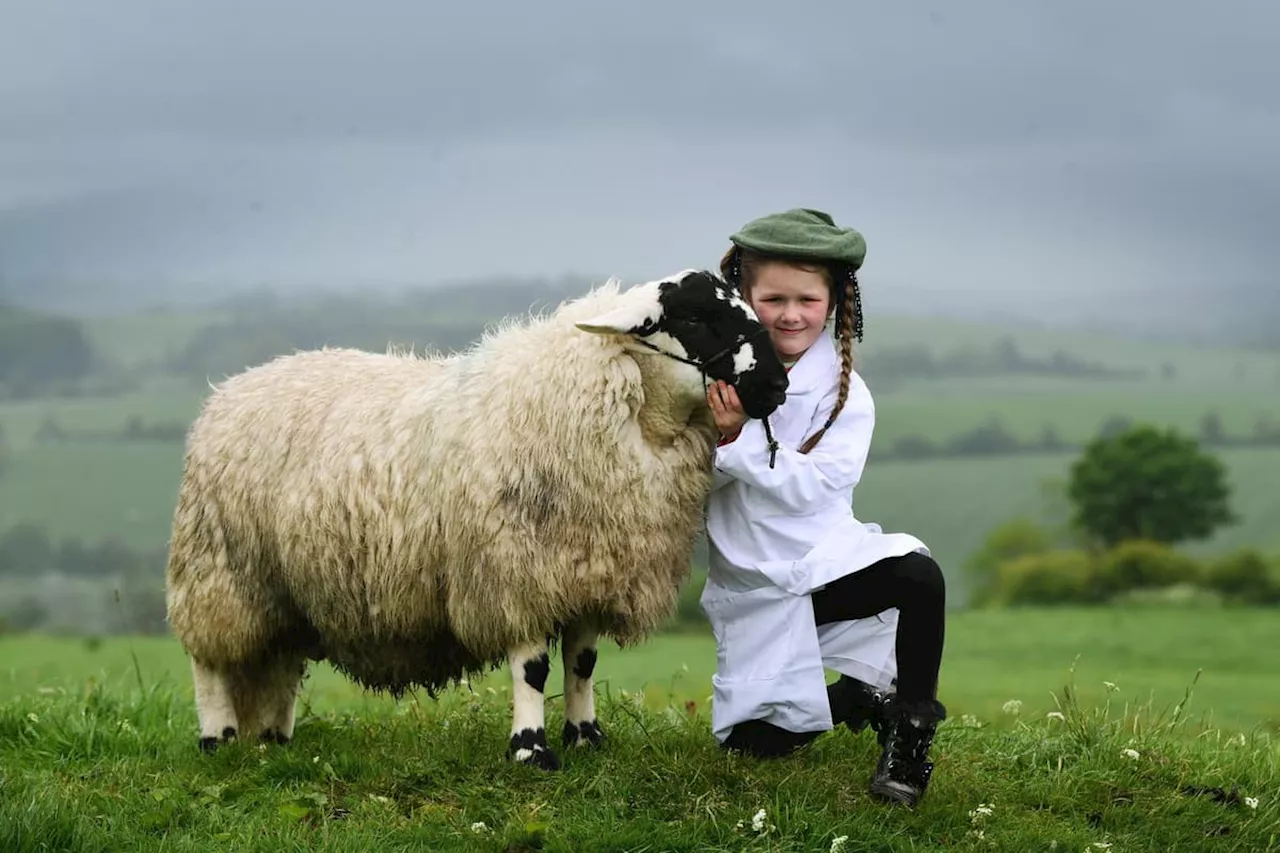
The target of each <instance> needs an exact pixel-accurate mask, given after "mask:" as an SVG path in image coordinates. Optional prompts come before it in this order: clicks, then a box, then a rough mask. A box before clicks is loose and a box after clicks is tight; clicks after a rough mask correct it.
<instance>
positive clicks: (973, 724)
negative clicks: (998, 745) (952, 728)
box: [960, 714, 982, 729]
mask: <svg viewBox="0 0 1280 853" xmlns="http://www.w3.org/2000/svg"><path fill="white" fill-rule="evenodd" d="M960 725H961V727H963V728H966V729H980V728H982V721H981V720H979V719H978V718H977V717H975V716H974V715H973V714H962V715H961V716H960Z"/></svg>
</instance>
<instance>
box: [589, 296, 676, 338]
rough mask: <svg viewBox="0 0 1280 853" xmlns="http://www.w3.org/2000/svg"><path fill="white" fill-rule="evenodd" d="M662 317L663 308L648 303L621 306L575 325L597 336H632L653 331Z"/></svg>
mask: <svg viewBox="0 0 1280 853" xmlns="http://www.w3.org/2000/svg"><path fill="white" fill-rule="evenodd" d="M660 316H662V306H661V305H657V304H655V303H652V302H648V303H641V304H631V305H621V306H619V307H617V308H615V309H613V310H612V311H606V312H605V313H603V314H599V315H597V316H595V317H592V318H591V319H590V320H579V321H578V322H576V323H574V325H575V326H577V327H578V328H579V329H581V330H582V331H584V332H591V333H593V334H596V335H630V334H636V333H638V332H640V331H641V330H645V329H652V328H653V327H654V324H655V323H657V321H658V318H659V317H660Z"/></svg>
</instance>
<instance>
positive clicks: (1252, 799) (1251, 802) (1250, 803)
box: [1244, 797, 1258, 809]
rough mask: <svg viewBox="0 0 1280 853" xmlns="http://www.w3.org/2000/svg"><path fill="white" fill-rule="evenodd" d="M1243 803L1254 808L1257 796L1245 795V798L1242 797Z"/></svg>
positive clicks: (1256, 805) (1256, 803) (1256, 804)
mask: <svg viewBox="0 0 1280 853" xmlns="http://www.w3.org/2000/svg"><path fill="white" fill-rule="evenodd" d="M1244 804H1245V805H1246V806H1248V807H1249V808H1251V809H1256V808H1257V807H1258V798H1257V797H1245V798H1244Z"/></svg>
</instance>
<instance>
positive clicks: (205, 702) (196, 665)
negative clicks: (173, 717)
mask: <svg viewBox="0 0 1280 853" xmlns="http://www.w3.org/2000/svg"><path fill="white" fill-rule="evenodd" d="M191 673H192V678H193V680H194V682H195V694H196V716H197V717H198V718H199V720H200V748H201V749H202V750H204V751H205V752H211V751H213V750H214V749H217V748H218V745H219V744H221V743H226V742H227V741H230V740H234V739H235V737H236V733H237V726H236V707H235V701H234V696H233V693H232V689H231V677H230V675H229V674H228V673H226V672H223V671H219V670H217V669H214V668H212V667H208V666H205V665H204V664H202V663H200V662H199V661H197V660H196V659H195V658H192V659H191Z"/></svg>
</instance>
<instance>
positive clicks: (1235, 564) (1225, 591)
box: [1205, 548, 1280, 604]
mask: <svg viewBox="0 0 1280 853" xmlns="http://www.w3.org/2000/svg"><path fill="white" fill-rule="evenodd" d="M1278 574H1280V567H1275V566H1272V565H1271V564H1270V563H1269V562H1268V561H1267V559H1266V558H1265V557H1263V556H1262V555H1261V554H1259V553H1258V552H1257V551H1254V550H1252V549H1249V548H1241V549H1240V550H1238V551H1233V552H1232V553H1230V554H1227V555H1225V556H1222V557H1219V558H1218V559H1216V560H1214V561H1212V562H1211V563H1210V564H1209V566H1208V568H1207V571H1206V577H1205V585H1206V586H1208V587H1209V588H1210V589H1213V590H1216V591H1217V592H1219V593H1221V594H1222V596H1223V597H1224V598H1226V599H1227V600H1228V601H1234V602H1237V603H1241V604H1280V577H1278V576H1277V575H1278Z"/></svg>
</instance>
